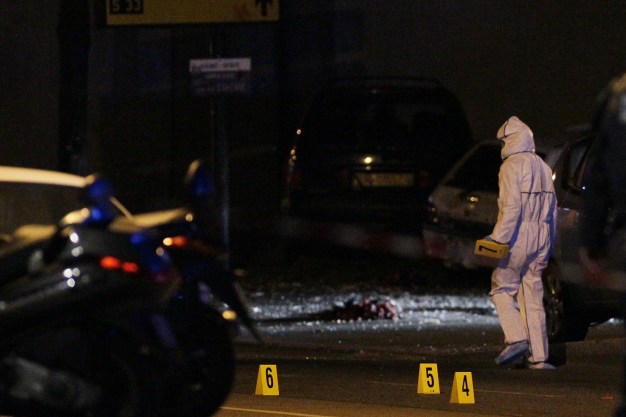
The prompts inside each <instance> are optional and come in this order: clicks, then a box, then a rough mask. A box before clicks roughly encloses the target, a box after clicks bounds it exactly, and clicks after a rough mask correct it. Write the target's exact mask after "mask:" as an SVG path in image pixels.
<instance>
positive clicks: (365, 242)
mask: <svg viewBox="0 0 626 417" xmlns="http://www.w3.org/2000/svg"><path fill="white" fill-rule="evenodd" d="M279 233H280V234H281V236H283V237H287V238H291V239H301V240H309V241H313V242H318V243H319V242H322V243H330V244H334V245H339V246H345V247H349V248H353V249H362V250H369V251H375V252H385V253H390V254H393V255H396V256H402V257H408V258H423V257H424V241H423V239H422V237H421V236H415V235H407V234H401V233H394V232H388V231H380V230H372V229H369V228H367V227H364V226H360V225H356V224H350V223H334V222H316V221H309V220H303V219H295V218H285V219H281V220H280V222H279Z"/></svg>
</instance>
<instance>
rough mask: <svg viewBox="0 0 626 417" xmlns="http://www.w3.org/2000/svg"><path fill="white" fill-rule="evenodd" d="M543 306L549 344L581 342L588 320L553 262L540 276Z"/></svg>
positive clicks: (585, 333)
mask: <svg viewBox="0 0 626 417" xmlns="http://www.w3.org/2000/svg"><path fill="white" fill-rule="evenodd" d="M542 281H543V305H544V309H545V312H546V329H547V332H548V340H549V341H550V343H562V342H573V341H578V340H583V339H584V338H585V336H587V331H588V330H589V324H590V321H589V318H588V317H587V315H586V314H585V312H584V310H582V309H580V308H579V307H578V306H577V305H576V303H575V301H574V299H573V297H572V296H571V290H570V289H569V287H568V286H567V285H566V284H565V283H564V281H563V275H562V273H561V270H560V268H559V267H558V265H557V264H556V263H555V262H550V263H549V264H548V267H547V268H546V269H545V271H544V272H543V275H542Z"/></svg>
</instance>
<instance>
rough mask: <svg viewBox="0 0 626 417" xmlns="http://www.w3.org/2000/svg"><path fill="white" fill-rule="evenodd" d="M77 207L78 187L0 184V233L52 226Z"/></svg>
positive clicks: (79, 197) (79, 199)
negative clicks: (39, 225) (34, 225)
mask: <svg viewBox="0 0 626 417" xmlns="http://www.w3.org/2000/svg"><path fill="white" fill-rule="evenodd" d="M81 207H83V204H82V202H81V189H80V188H73V187H64V186H56V185H48V184H27V183H0V233H3V234H10V233H12V232H13V230H15V229H16V228H18V227H19V226H22V225H24V224H56V223H57V222H58V221H59V220H61V219H62V218H63V216H65V214H67V213H69V212H71V211H74V210H78V209H80V208H81Z"/></svg>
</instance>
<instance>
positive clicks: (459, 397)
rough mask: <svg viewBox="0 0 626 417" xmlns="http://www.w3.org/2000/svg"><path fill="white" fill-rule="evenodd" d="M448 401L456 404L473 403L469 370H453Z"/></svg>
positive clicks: (472, 385) (472, 387)
mask: <svg viewBox="0 0 626 417" xmlns="http://www.w3.org/2000/svg"><path fill="white" fill-rule="evenodd" d="M450 402H451V403H456V404H474V382H473V381H472V373H471V372H455V373H454V381H452V395H451V396H450Z"/></svg>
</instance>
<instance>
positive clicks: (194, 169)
mask: <svg viewBox="0 0 626 417" xmlns="http://www.w3.org/2000/svg"><path fill="white" fill-rule="evenodd" d="M184 184H185V187H186V189H187V192H188V193H189V194H190V197H191V198H194V199H196V198H212V197H215V195H216V187H215V179H214V178H213V175H212V174H211V172H210V171H209V168H208V167H207V166H206V164H205V163H204V161H202V160H200V159H196V160H195V161H193V162H192V163H191V164H189V168H188V169H187V174H186V175H185V181H184Z"/></svg>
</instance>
